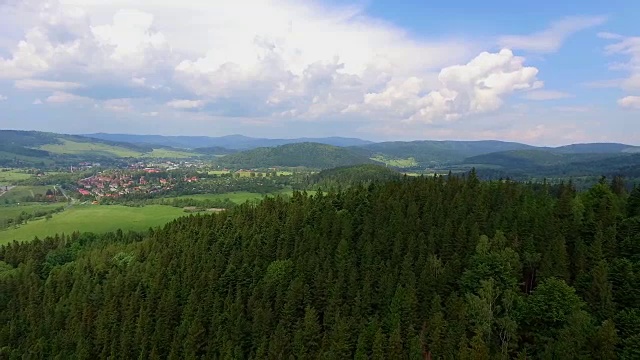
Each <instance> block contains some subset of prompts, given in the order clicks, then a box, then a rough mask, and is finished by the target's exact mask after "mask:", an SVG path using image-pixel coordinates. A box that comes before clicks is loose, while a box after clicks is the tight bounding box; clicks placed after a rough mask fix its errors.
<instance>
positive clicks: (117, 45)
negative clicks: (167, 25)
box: [0, 2, 169, 79]
mask: <svg viewBox="0 0 640 360" xmlns="http://www.w3.org/2000/svg"><path fill="white" fill-rule="evenodd" d="M39 5H40V6H37V7H36V8H37V11H34V12H32V13H30V15H31V16H33V17H36V18H37V19H39V21H38V22H37V24H35V26H33V27H31V28H28V29H25V31H26V34H25V36H24V38H23V39H21V40H20V41H19V42H18V44H17V45H16V46H15V47H14V48H13V49H12V50H11V54H10V56H8V57H0V78H10V79H11V78H13V79H20V78H26V77H32V76H35V75H38V74H45V73H50V72H64V71H70V72H76V73H89V74H96V73H104V72H106V73H126V72H131V71H136V72H144V71H149V70H150V69H153V68H154V66H155V65H157V64H158V63H161V62H164V61H166V59H168V58H169V56H168V55H167V53H168V52H169V49H168V47H167V44H166V42H165V39H164V37H163V35H162V34H161V33H160V32H157V31H154V30H153V29H152V24H153V15H151V14H148V13H144V12H141V11H137V10H119V11H117V12H116V13H115V15H113V18H112V20H111V22H110V23H108V24H103V25H95V26H94V25H92V24H91V19H90V17H89V16H88V14H87V13H86V11H85V10H84V9H82V8H80V7H73V6H63V5H60V4H59V3H56V2H51V3H49V2H42V3H40V4H39ZM27 15H29V13H27ZM0 20H2V19H0Z"/></svg>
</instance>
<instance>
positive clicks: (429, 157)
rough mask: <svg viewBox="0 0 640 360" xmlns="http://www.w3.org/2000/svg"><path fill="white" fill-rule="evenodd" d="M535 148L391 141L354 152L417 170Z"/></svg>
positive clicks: (491, 143)
mask: <svg viewBox="0 0 640 360" xmlns="http://www.w3.org/2000/svg"><path fill="white" fill-rule="evenodd" d="M533 148H535V147H533V146H530V145H525V144H520V143H513V142H503V141H492V140H486V141H431V140H425V141H410V142H403V141H393V142H382V143H375V144H368V145H364V146H360V147H358V149H357V150H356V151H360V153H361V154H363V155H365V154H367V155H368V156H369V157H375V156H377V155H384V156H387V157H389V158H391V159H408V158H414V159H415V161H416V162H417V163H418V165H420V166H425V165H428V164H434V163H454V162H459V161H462V160H464V159H465V158H467V157H470V156H476V155H482V154H488V153H493V152H498V151H506V150H524V149H533Z"/></svg>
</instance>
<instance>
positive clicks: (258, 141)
mask: <svg viewBox="0 0 640 360" xmlns="http://www.w3.org/2000/svg"><path fill="white" fill-rule="evenodd" d="M84 136H87V137H91V138H96V139H102V140H110V141H120V142H128V143H133V144H154V145H164V146H172V147H177V148H183V149H196V148H211V147H221V148H226V149H232V150H249V149H256V148H259V147H270V146H279V145H286V144H296V143H303V142H314V143H319V144H326V145H333V146H341V147H346V146H362V145H367V144H371V143H372V142H370V141H366V140H362V139H356V138H345V137H324V138H297V139H265V138H252V137H248V136H243V135H227V136H220V137H208V136H162V135H130V134H105V133H98V134H87V135H84Z"/></svg>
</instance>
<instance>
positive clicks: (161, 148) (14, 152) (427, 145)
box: [0, 130, 640, 178]
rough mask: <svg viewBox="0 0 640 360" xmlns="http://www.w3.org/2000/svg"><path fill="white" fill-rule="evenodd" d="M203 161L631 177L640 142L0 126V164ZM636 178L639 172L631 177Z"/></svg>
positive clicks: (489, 174)
mask: <svg viewBox="0 0 640 360" xmlns="http://www.w3.org/2000/svg"><path fill="white" fill-rule="evenodd" d="M196 157H198V158H202V159H208V160H209V161H211V162H212V163H213V164H216V165H218V166H221V167H228V168H259V167H308V168H315V169H328V168H333V167H338V166H350V165H356V164H384V165H386V166H388V167H391V168H398V169H403V170H405V171H424V170H428V171H429V172H436V173H442V172H447V171H449V170H451V171H467V170H469V169H471V168H472V167H475V168H476V169H478V171H479V173H481V174H484V175H485V176H487V177H503V176H509V177H521V178H529V177H531V176H534V175H535V176H585V175H589V176H595V175H605V174H630V176H635V175H634V174H636V173H637V172H639V171H638V170H635V169H638V168H640V147H638V146H632V145H626V144H618V143H592V144H571V145H566V146H559V147H537V146H532V145H527V144H522V143H516V142H504V141H495V140H483V141H434V140H423V141H392V142H378V143H374V142H371V141H367V140H361V139H356V138H346V137H328V138H296V139H266V138H252V137H247V136H242V135H230V136H222V137H206V136H160V135H127V134H89V135H85V136H80V135H64V134H53V133H44V132H36V131H14V130H0V166H17V165H18V166H42V165H48V164H52V163H60V162H63V161H67V162H71V163H73V162H77V161H86V160H93V159H95V160H104V159H126V158H143V159H144V158H148V159H153V158H158V159H179V158H182V159H185V158H196ZM638 176H639V177H640V174H638Z"/></svg>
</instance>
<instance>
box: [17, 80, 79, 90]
mask: <svg viewBox="0 0 640 360" xmlns="http://www.w3.org/2000/svg"><path fill="white" fill-rule="evenodd" d="M14 87H15V88H16V89H20V90H73V89H78V88H81V87H82V84H79V83H75V82H66V81H48V80H37V79H22V80H16V81H15V82H14Z"/></svg>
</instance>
